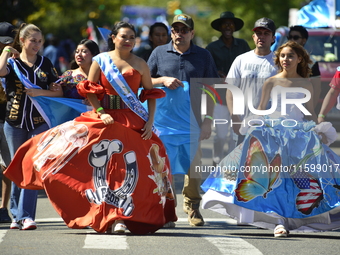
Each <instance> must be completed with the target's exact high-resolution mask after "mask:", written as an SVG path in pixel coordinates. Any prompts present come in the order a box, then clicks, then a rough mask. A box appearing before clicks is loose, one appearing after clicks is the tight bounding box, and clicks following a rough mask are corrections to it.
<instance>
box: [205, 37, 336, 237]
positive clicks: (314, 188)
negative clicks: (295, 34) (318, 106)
mask: <svg viewBox="0 0 340 255" xmlns="http://www.w3.org/2000/svg"><path fill="white" fill-rule="evenodd" d="M309 62H310V58H309V55H308V53H307V52H306V51H305V50H304V49H303V47H301V46H300V45H298V44H297V43H295V42H287V43H286V44H284V45H282V46H281V47H280V48H279V49H278V51H277V52H276V60H275V63H276V65H277V66H278V67H279V73H278V74H277V75H275V76H273V77H271V78H269V79H268V80H267V81H266V82H265V83H264V85H263V91H262V98H261V102H260V105H259V107H258V109H257V110H260V111H257V112H256V113H257V114H258V115H254V116H250V117H249V118H248V119H246V120H245V126H244V127H242V128H241V129H240V132H241V133H242V134H246V137H245V140H244V142H243V143H242V144H240V145H239V146H238V147H236V148H235V150H234V151H232V152H231V153H230V154H229V155H228V156H226V157H225V158H224V159H223V160H222V161H221V162H220V164H219V166H218V167H217V168H216V169H215V170H216V171H215V172H213V173H211V174H210V176H209V177H208V178H207V179H206V181H205V182H204V183H203V185H202V188H203V190H204V191H206V193H205V194H204V196H203V208H205V209H208V208H209V209H211V210H214V211H216V212H219V213H222V214H225V215H227V216H229V217H232V218H234V219H237V220H238V222H241V223H248V224H251V225H254V226H257V227H261V228H268V229H273V230H274V236H275V237H286V236H287V235H288V234H289V232H294V231H302V232H308V231H326V230H333V229H336V228H339V227H340V206H339V203H340V186H339V184H340V175H339V171H340V169H339V164H340V157H339V156H337V155H336V154H335V153H334V152H333V151H332V150H331V149H330V148H329V147H328V146H327V145H329V144H330V143H331V142H334V141H335V140H336V132H335V129H334V128H333V127H332V126H331V124H330V123H323V124H319V125H315V123H316V120H317V119H316V116H315V113H314V110H313V101H312V98H313V88H312V84H311V83H310V81H309V80H308V79H307V78H306V77H308V75H309V73H310V69H309V67H308V63H309ZM270 99H271V101H270ZM269 102H270V103H271V107H269V109H268V107H267V105H268V103H269ZM266 109H268V110H266ZM273 109H275V110H276V111H274V110H273ZM265 110H266V111H265ZM263 113H266V115H262V114H263Z"/></svg>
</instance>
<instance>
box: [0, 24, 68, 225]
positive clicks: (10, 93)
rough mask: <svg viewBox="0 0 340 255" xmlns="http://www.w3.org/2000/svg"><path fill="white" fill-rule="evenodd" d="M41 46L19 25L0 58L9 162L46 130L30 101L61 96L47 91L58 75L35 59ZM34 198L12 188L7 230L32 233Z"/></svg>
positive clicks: (37, 33) (35, 32) (35, 31)
mask: <svg viewBox="0 0 340 255" xmlns="http://www.w3.org/2000/svg"><path fill="white" fill-rule="evenodd" d="M43 42H44V39H43V35H42V32H41V30H40V29H39V28H38V27H37V26H35V25H33V24H27V25H26V24H22V25H21V26H20V28H19V30H18V33H17V35H16V38H15V40H14V42H13V46H6V47H5V48H4V49H3V51H2V54H1V56H0V77H4V78H5V80H6V88H5V89H6V94H7V111H6V122H5V125H4V132H5V136H6V139H7V142H8V147H9V150H10V154H11V157H12V158H13V157H14V154H15V153H16V151H17V149H18V148H19V147H20V146H21V145H22V144H23V143H24V142H25V141H27V140H28V139H29V138H31V137H33V136H35V135H37V134H39V133H41V132H43V131H46V130H47V129H48V128H49V126H48V125H47V123H46V120H45V118H44V117H43V113H42V111H41V109H40V108H39V107H38V108H37V105H36V104H34V102H33V101H32V100H33V98H34V97H36V96H49V97H60V96H62V91H51V90H49V86H50V85H51V84H53V82H55V81H56V80H57V79H58V74H57V72H56V70H55V68H54V67H53V65H52V63H51V61H50V60H49V59H47V58H44V57H42V56H40V55H38V52H39V50H40V48H41V46H42V45H43ZM11 57H12V58H11ZM37 194H38V193H37V191H36V190H27V189H21V188H19V187H18V186H17V185H15V184H13V185H12V190H11V200H10V210H11V213H12V215H13V222H12V224H11V226H10V228H11V229H19V228H20V229H22V230H28V229H36V223H35V221H34V218H35V211H36V202H37Z"/></svg>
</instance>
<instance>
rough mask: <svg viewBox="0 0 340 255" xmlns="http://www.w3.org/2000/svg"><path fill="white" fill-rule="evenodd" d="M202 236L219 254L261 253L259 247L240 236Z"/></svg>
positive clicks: (253, 254)
mask: <svg viewBox="0 0 340 255" xmlns="http://www.w3.org/2000/svg"><path fill="white" fill-rule="evenodd" d="M202 237H203V238H204V239H206V240H208V241H209V242H210V243H211V244H213V245H214V246H215V247H216V248H217V249H218V250H219V251H220V252H221V254H228V255H238V254H242V255H262V252H261V251H260V250H259V249H257V248H256V247H255V246H253V245H251V244H250V243H248V242H247V241H245V240H243V239H242V238H240V237H232V236H228V237H215V236H214V237H212V236H202Z"/></svg>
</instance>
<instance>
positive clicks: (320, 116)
mask: <svg viewBox="0 0 340 255" xmlns="http://www.w3.org/2000/svg"><path fill="white" fill-rule="evenodd" d="M325 117H326V116H325V115H323V114H319V115H318V118H325Z"/></svg>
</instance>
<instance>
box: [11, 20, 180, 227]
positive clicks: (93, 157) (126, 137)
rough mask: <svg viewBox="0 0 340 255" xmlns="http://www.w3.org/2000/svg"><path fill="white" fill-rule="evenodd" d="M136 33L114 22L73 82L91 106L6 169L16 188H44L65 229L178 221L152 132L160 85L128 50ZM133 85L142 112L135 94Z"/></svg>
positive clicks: (21, 152) (160, 147)
mask: <svg viewBox="0 0 340 255" xmlns="http://www.w3.org/2000/svg"><path fill="white" fill-rule="evenodd" d="M135 37H136V33H135V30H134V27H133V26H132V25H131V24H129V23H126V22H119V23H117V24H116V25H115V26H114V28H113V29H112V32H111V37H110V39H109V40H108V42H109V45H111V50H110V51H109V52H105V53H101V54H99V55H97V56H96V57H94V59H93V63H92V65H91V68H90V72H89V76H88V80H86V81H83V82H80V83H79V84H78V85H77V88H78V91H79V93H80V95H83V96H84V97H87V99H88V100H89V102H90V103H91V105H92V106H93V108H94V110H93V111H90V112H85V113H83V114H81V116H80V117H78V118H76V119H75V120H73V121H69V122H65V123H63V124H61V125H59V126H57V127H55V128H53V129H50V130H48V131H47V132H45V133H43V134H41V135H38V136H36V137H34V138H33V139H31V140H29V141H28V142H26V143H25V144H24V145H23V146H21V147H20V148H19V150H18V152H17V154H16V157H15V158H14V160H13V161H12V163H11V165H10V166H9V168H8V169H7V171H6V173H5V174H6V175H7V176H8V177H9V178H11V179H12V180H13V181H15V182H16V183H17V184H18V185H20V186H21V187H25V188H31V189H41V188H44V189H45V191H46V194H47V195H48V197H49V199H50V201H51V203H52V205H53V206H54V208H55V209H56V211H57V212H58V213H59V214H60V216H61V217H62V218H63V219H64V221H65V223H66V224H67V225H68V226H69V227H71V228H84V227H86V226H90V227H92V228H93V229H94V230H96V231H98V232H105V231H107V232H117V233H122V232H125V230H126V228H127V229H128V230H129V231H130V232H132V233H135V234H147V233H152V232H155V231H156V230H158V229H159V228H161V227H162V226H163V225H164V224H165V223H167V222H169V221H176V220H177V217H176V214H175V206H174V195H173V192H172V189H171V180H170V178H171V177H170V176H171V172H170V168H169V161H168V158H167V155H166V152H165V148H164V146H163V144H162V142H161V140H160V139H159V138H158V137H157V135H156V134H155V133H154V132H153V119H154V111H155V98H157V97H162V96H164V94H162V93H164V92H162V91H161V90H158V89H153V88H152V84H151V78H150V72H149V69H148V66H147V64H146V62H145V61H144V60H142V59H141V58H139V57H137V56H135V55H133V54H132V53H131V50H132V48H133V46H134V43H135ZM140 86H142V87H143V88H144V89H143V92H142V93H141V98H140V99H141V100H142V101H143V100H146V99H147V100H148V109H149V113H146V111H145V109H144V108H143V107H142V106H141V104H140V102H139V100H138V99H137V97H136V94H137V91H138V89H139V87H140ZM18 169H21V171H19V170H18ZM27 169H31V171H27Z"/></svg>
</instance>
